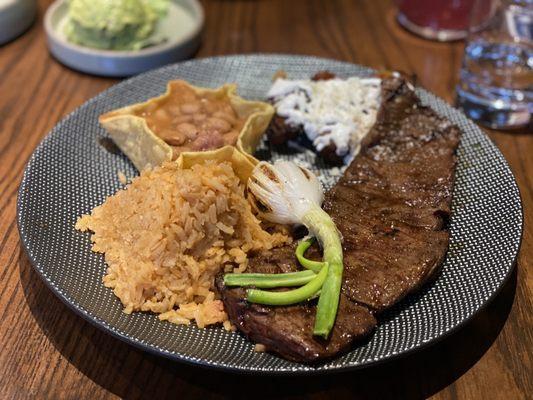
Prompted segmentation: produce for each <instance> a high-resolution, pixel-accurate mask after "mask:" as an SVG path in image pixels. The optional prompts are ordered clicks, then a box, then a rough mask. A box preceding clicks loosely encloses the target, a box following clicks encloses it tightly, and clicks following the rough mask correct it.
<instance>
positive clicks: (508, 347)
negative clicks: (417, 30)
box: [0, 0, 533, 399]
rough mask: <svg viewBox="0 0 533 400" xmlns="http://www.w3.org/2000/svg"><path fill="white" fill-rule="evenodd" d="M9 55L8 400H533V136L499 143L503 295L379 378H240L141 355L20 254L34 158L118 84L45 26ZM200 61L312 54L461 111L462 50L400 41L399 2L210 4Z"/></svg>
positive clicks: (2, 384) (0, 154)
mask: <svg viewBox="0 0 533 400" xmlns="http://www.w3.org/2000/svg"><path fill="white" fill-rule="evenodd" d="M49 4H50V1H44V0H43V1H40V2H39V8H40V10H39V17H38V20H37V22H36V23H35V24H34V25H33V26H32V27H31V29H30V30H29V31H28V32H27V33H26V34H25V35H23V36H22V37H20V38H19V39H17V40H16V41H14V42H12V43H9V44H7V45H4V46H2V47H0V192H1V195H0V276H1V279H0V282H1V286H0V346H1V348H0V398H1V399H26V398H38V399H41V398H44V399H104V398H105V399H108V398H132V399H137V398H147V399H151V398H196V397H198V398H202V399H219V398H241V397H242V398H293V399H307V398H312V399H325V398H336V399H356V398H425V397H430V396H433V397H434V398H436V399H525V398H527V397H528V393H529V396H531V395H532V393H533V387H532V380H533V379H532V375H533V368H532V359H531V357H532V355H531V351H532V349H533V338H532V336H533V334H532V316H531V311H532V290H533V281H532V271H531V267H532V261H531V260H532V259H533V183H532V181H533V136H532V135H531V134H528V133H527V132H522V133H520V132H518V133H504V132H489V136H490V137H491V138H492V139H493V140H494V141H495V142H496V144H497V145H498V147H499V148H500V149H501V151H502V152H503V154H504V155H505V157H506V159H507V160H508V162H509V164H510V166H511V169H512V170H513V172H514V174H515V176H516V179H517V181H518V185H519V186H520V190H521V193H522V199H523V203H524V211H525V230H524V236H523V243H522V248H521V251H520V255H519V257H518V261H517V266H516V269H515V271H514V273H513V274H512V277H511V279H510V280H509V281H508V282H507V284H506V285H505V287H504V288H503V289H502V291H501V292H500V293H499V294H498V296H497V297H496V298H495V299H494V300H493V301H492V302H491V303H490V304H489V305H488V306H487V307H486V308H485V309H484V310H483V311H482V312H480V313H479V314H478V315H477V316H476V317H475V318H474V319H473V320H472V321H471V322H469V323H468V324H467V325H466V326H464V327H463V328H461V329H460V330H459V331H458V332H456V333H454V334H452V335H451V336H449V337H448V338H446V339H444V340H443V341H441V342H440V343H438V344H436V345H434V346H432V347H429V348H427V349H425V350H422V351H420V352H417V353H415V354H412V355H409V356H406V357H404V358H401V359H399V360H397V361H394V362H390V363H386V364H383V365H381V366H377V367H373V368H369V369H367V370H363V371H358V372H351V373H347V374H340V375H329V376H322V377H314V378H263V377H259V376H237V375H232V374H226V373H220V372H214V371H211V370H205V369H201V368H194V367H189V366H186V365H181V364H177V363H173V362H169V361H167V360H164V359H161V358H158V357H155V356H152V355H149V354H146V353H143V352H141V351H139V350H136V349H134V348H132V347H130V346H128V345H126V344H124V343H122V342H120V341H118V340H116V339H114V338H111V337H110V336H109V335H107V334H105V333H103V332H101V331H99V330H97V329H95V328H94V327H92V326H91V325H89V324H88V323H87V322H85V321H84V320H82V319H81V318H79V317H78V316H76V315H75V314H74V313H73V312H71V311H70V310H69V309H67V307H66V306H65V305H63V304H62V303H61V302H60V301H59V300H58V299H56V297H55V296H54V295H53V294H52V293H51V292H50V291H49V290H48V289H47V288H46V287H45V286H44V284H43V283H42V282H41V280H40V279H39V277H38V276H37V274H36V273H35V272H34V271H33V269H32V267H31V265H30V263H29V261H28V258H27V257H26V255H25V254H24V251H23V250H22V249H21V247H20V241H19V237H18V233H17V226H16V222H15V214H16V207H15V205H16V198H17V189H18V186H19V183H20V179H21V176H22V172H23V169H24V166H25V164H26V162H27V161H28V158H29V156H30V155H31V153H32V151H33V149H34V148H35V146H36V145H37V144H38V143H39V142H40V140H41V139H42V138H43V137H44V136H45V135H46V133H47V132H48V131H49V130H50V129H51V128H52V127H53V126H54V125H55V124H56V123H57V122H58V121H59V120H60V119H61V118H62V117H64V116H65V115H66V114H67V113H69V112H71V111H72V110H73V109H74V108H76V107H77V106H79V105H80V104H82V103H83V102H84V101H86V100H88V99H89V98H91V97H93V96H94V95H96V94H97V93H99V92H100V91H102V90H104V89H105V88H107V87H109V86H110V85H112V84H114V83H115V82H116V81H115V80H111V79H104V78H98V77H94V76H88V75H83V74H80V73H78V72H75V71H72V70H70V69H68V68H66V67H64V66H62V65H60V64H59V63H58V62H57V61H55V60H54V59H53V58H52V57H51V56H50V55H49V53H48V50H47V48H46V43H45V35H44V32H43V25H42V17H43V14H44V11H45V9H46V7H47V6H48V5H49ZM204 6H205V9H206V26H205V32H204V39H203V45H202V47H201V49H200V51H199V52H198V54H197V55H196V56H197V57H204V56H210V55H219V54H235V53H251V52H277V53H295V54H312V55H318V56H324V57H330V58H335V59H339V60H346V61H352V62H356V63H360V64H364V65H368V66H371V67H375V68H388V69H397V70H402V71H404V72H407V73H409V74H415V75H416V76H417V78H418V82H419V84H420V85H422V86H424V87H425V88H427V89H429V90H431V91H432V92H434V93H436V94H437V95H439V96H441V97H443V98H445V99H446V100H447V101H449V102H453V99H454V86H455V84H456V80H457V72H458V67H459V64H460V62H461V55H462V51H463V44H462V43H461V42H457V43H452V44H450V43H435V42H430V41H425V40H422V39H419V38H417V37H415V36H412V35H411V34H409V33H407V32H405V31H403V30H402V29H401V28H399V27H398V26H397V24H396V22H395V20H394V9H393V7H392V4H391V2H389V1H383V0H360V1H350V0H346V1H326V0H324V1H290V2H288V1H267V0H263V1H260V0H256V1H251V0H250V1H206V2H204Z"/></svg>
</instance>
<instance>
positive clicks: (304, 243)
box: [296, 238, 324, 272]
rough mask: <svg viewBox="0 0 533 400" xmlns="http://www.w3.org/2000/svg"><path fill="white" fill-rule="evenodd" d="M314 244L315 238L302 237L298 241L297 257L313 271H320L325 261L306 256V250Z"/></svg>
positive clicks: (304, 265)
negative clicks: (310, 258)
mask: <svg viewBox="0 0 533 400" xmlns="http://www.w3.org/2000/svg"><path fill="white" fill-rule="evenodd" d="M312 244H313V238H306V239H302V240H301V241H300V243H298V247H296V258H297V259H298V261H299V262H300V264H301V265H302V266H303V267H305V268H307V269H310V270H311V271H315V272H318V271H320V269H321V268H322V265H324V263H323V262H322V261H313V260H309V259H307V258H305V256H304V255H305V252H306V251H307V249H308V248H309V247H311V245H312Z"/></svg>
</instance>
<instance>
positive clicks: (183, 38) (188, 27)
mask: <svg viewBox="0 0 533 400" xmlns="http://www.w3.org/2000/svg"><path fill="white" fill-rule="evenodd" d="M67 15H68V5H67V2H66V1H65V0H57V1H55V2H54V3H53V4H52V5H51V6H50V7H49V8H48V10H47V11H46V14H45V17H44V27H45V31H46V36H47V38H48V48H49V50H50V52H51V53H52V55H53V56H54V57H55V58H56V59H58V60H59V61H60V62H61V63H63V64H65V65H66V66H68V67H71V68H73V69H76V70H78V71H82V72H87V73H90V74H94V75H102V76H114V77H119V76H129V75H135V74H138V73H140V72H144V71H147V70H149V69H152V68H156V67H160V66H162V65H165V64H170V63H173V62H175V61H179V60H183V59H185V58H187V57H189V56H191V55H192V54H193V53H194V51H196V49H197V48H198V46H199V44H200V34H201V31H202V27H203V25H204V12H203V8H202V6H201V5H200V3H199V2H198V1H197V0H173V1H171V3H170V6H169V10H168V14H167V16H166V17H165V18H164V19H163V20H162V21H161V22H160V23H159V26H158V28H157V30H158V33H157V34H158V35H159V34H162V35H164V36H165V38H167V40H166V41H165V42H164V43H161V44H157V45H154V46H150V47H147V48H144V49H141V50H133V51H118V50H100V49H93V48H89V47H84V46H80V45H77V44H74V43H71V42H69V41H68V40H67V38H66V36H65V34H64V26H65V23H66V20H67Z"/></svg>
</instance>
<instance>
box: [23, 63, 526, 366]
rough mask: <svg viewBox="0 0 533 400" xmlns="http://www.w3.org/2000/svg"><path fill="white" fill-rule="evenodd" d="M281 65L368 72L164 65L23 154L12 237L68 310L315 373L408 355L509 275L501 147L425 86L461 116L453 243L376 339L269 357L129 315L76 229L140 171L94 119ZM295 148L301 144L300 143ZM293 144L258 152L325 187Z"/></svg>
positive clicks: (146, 339)
mask: <svg viewBox="0 0 533 400" xmlns="http://www.w3.org/2000/svg"><path fill="white" fill-rule="evenodd" d="M278 69H283V70H285V71H286V72H287V73H288V74H289V76H290V77H294V78H298V77H302V78H303V77H309V76H310V75H312V74H313V73H315V72H316V71H320V70H324V69H327V70H330V71H332V72H334V73H336V74H338V75H340V76H343V77H346V76H350V75H368V74H369V73H371V71H370V70H369V69H367V68H363V67H360V66H357V65H353V64H348V63H342V62H337V61H332V60H326V59H319V58H312V57H301V56H277V55H252V56H233V57H221V58H209V59H203V60H194V61H189V62H185V63H180V64H175V65H171V66H168V67H165V68H162V69H158V70H155V71H152V72H148V73H146V74H143V75H140V76H137V77H135V78H132V79H129V80H126V81H124V82H122V83H120V84H118V85H116V86H113V87H112V88H110V89H109V90H107V91H105V92H103V93H102V94H100V95H98V96H97V97H95V98H93V99H91V100H89V101H88V102H87V103H85V104H84V105H83V106H81V107H80V108H78V109H77V110H76V111H74V112H73V113H72V114H70V115H69V116H68V117H67V118H65V119H64V120H62V121H61V122H60V123H59V124H58V125H57V126H56V127H55V128H54V129H53V130H52V132H51V133H50V134H49V135H48V136H47V137H46V139H45V140H44V141H43V142H42V143H41V144H40V145H39V147H38V148H37V149H36V150H35V152H34V154H33V156H32V157H31V159H30V161H29V163H28V166H27V168H26V171H25V173H24V178H23V180H22V183H21V186H20V192H19V199H18V223H19V230H20V236H21V238H22V242H23V244H24V247H25V248H26V250H27V253H28V256H29V258H30V259H31V261H32V263H33V265H34V267H35V269H36V270H37V271H38V272H39V274H40V275H41V276H42V278H43V279H44V281H45V282H46V283H47V285H48V286H49V287H50V289H51V290H52V291H53V292H54V293H55V294H56V295H57V296H59V297H60V298H61V299H62V300H63V301H64V302H65V303H67V304H68V305H69V306H70V307H71V308H72V309H73V310H74V311H76V312H77V313H78V314H80V315H81V316H82V317H84V318H85V319H87V320H89V321H90V322H92V323H94V324H95V325H96V326H98V327H100V328H101V329H103V330H105V331H107V332H109V333H111V334H112V335H114V336H116V337H119V338H120V339H122V340H124V341H126V342H128V343H131V344H133V345H135V346H137V347H139V348H142V349H144V350H148V351H150V352H152V353H156V354H160V355H162V356H165V357H168V358H171V359H174V360H179V361H186V362H190V363H196V364H201V365H204V366H210V367H217V368H221V369H227V370H233V371H244V372H246V371H247V372H252V371H257V372H264V373H298V372H300V373H312V372H320V371H331V370H345V369H350V368H360V367H365V366H369V365H371V364H374V363H377V362H381V361H384V360H387V359H390V358H392V357H395V356H398V355H400V354H404V353H407V352H410V351H413V350H416V349H419V348H421V347H422V346H424V345H426V344H428V343H430V342H434V341H436V340H438V339H439V338H442V337H443V336H445V335H446V334H448V333H450V332H451V331H453V330H454V329H456V328H457V327H459V326H460V325H462V324H463V323H464V322H465V321H467V320H468V319H469V318H471V317H472V316H473V315H474V314H475V313H476V312H477V311H478V310H480V309H481V308H482V307H483V305H484V304H485V303H487V301H489V299H490V298H491V297H492V296H494V295H495V293H496V292H497V291H498V289H499V288H500V287H501V286H502V284H503V283H504V281H505V279H506V278H507V277H508V276H509V273H510V272H511V270H512V268H513V264H514V260H515V258H516V255H517V252H518V248H519V246H520V239H521V233H522V208H521V202H520V195H519V192H518V188H517V186H516V183H515V181H514V178H513V175H512V173H511V171H510V169H509V167H508V165H507V163H506V162H505V160H504V158H503V156H502V155H501V153H500V152H499V151H498V149H497V148H496V147H495V146H494V144H492V142H491V141H490V140H489V139H488V138H487V136H485V134H483V132H482V131H481V130H480V129H479V128H478V127H477V126H476V125H475V124H474V123H472V122H471V121H469V120H468V119H467V118H466V117H465V116H464V115H463V114H462V113H461V112H459V111H457V110H456V109H454V108H452V107H451V106H449V105H448V104H446V103H445V102H444V101H442V100H440V99H438V98H437V97H435V96H434V95H432V94H430V93H428V92H427V91H425V90H422V89H418V94H419V95H420V97H421V98H422V100H423V102H424V103H426V104H428V105H429V106H431V107H432V108H433V109H434V110H435V111H436V112H438V113H439V114H442V115H444V116H446V117H448V118H449V119H450V120H451V121H452V122H454V123H455V124H457V125H458V126H459V127H460V128H461V130H462V132H463V138H462V142H461V145H460V147H459V150H458V156H459V162H458V166H457V174H456V186H455V195H454V199H453V217H452V219H451V226H450V229H451V237H452V239H451V243H450V249H449V252H448V256H447V258H446V261H445V264H444V268H443V271H442V274H441V275H440V276H439V278H438V279H437V280H436V282H435V283H433V284H432V285H430V286H428V287H426V288H424V289H423V290H422V291H421V292H419V293H418V294H416V295H413V296H410V297H409V298H408V299H407V300H406V301H404V302H402V303H401V304H399V305H397V306H396V307H394V308H393V309H391V310H389V311H387V312H386V313H385V314H384V315H383V316H382V318H381V323H380V324H379V326H378V328H377V330H376V332H375V334H374V335H372V337H371V338H370V339H369V340H368V341H367V342H365V343H364V344H362V345H360V346H359V347H355V348H354V349H353V350H352V351H351V352H350V353H348V354H345V355H343V356H341V357H338V358H336V359H334V360H332V361H330V362H328V363H326V364H322V365H320V366H317V367H310V366H306V365H302V364H297V363H293V362H289V361H286V360H284V359H282V358H279V357H276V356H274V355H271V354H265V353H256V352H254V351H253V344H252V343H250V342H248V341H247V340H246V339H245V338H243V337H242V336H241V335H240V334H238V333H230V332H226V331H224V330H223V329H221V328H210V329H198V328H197V327H196V326H177V325H173V324H170V323H167V322H160V321H159V320H158V319H157V318H156V317H155V316H154V315H150V314H142V313H135V314H133V315H126V314H124V313H123V312H122V306H121V304H120V302H119V301H118V299H117V298H116V297H115V296H114V295H113V293H112V291H111V290H109V289H107V288H105V287H104V286H103V285H102V276H103V275H104V271H105V269H106V266H105V264H104V261H103V258H102V256H100V255H98V254H95V253H92V252H91V251H90V242H89V235H88V234H82V233H79V232H77V231H75V230H74V223H75V221H76V219H77V217H78V216H80V215H81V214H84V213H88V212H89V211H90V210H91V209H92V208H93V207H94V206H96V205H98V204H100V203H101V202H102V201H103V200H104V199H105V197H106V196H108V195H111V194H113V193H114V192H115V191H116V190H117V189H119V188H120V187H121V185H120V183H119V181H118V179H117V172H118V171H123V172H125V173H126V175H127V176H134V175H136V171H135V168H134V167H133V165H132V164H131V163H130V162H129V161H128V160H127V159H126V157H125V156H123V155H122V154H113V153H111V152H109V151H107V150H106V149H105V148H104V147H103V146H102V145H101V144H100V142H101V138H102V137H105V135H106V134H105V132H104V130H103V129H102V128H101V127H100V126H99V125H98V116H99V115H100V114H102V113H104V112H106V111H109V110H112V109H114V108H118V107H122V106H125V105H128V104H131V103H136V102H140V101H144V100H146V99H148V98H150V97H153V96H156V95H159V94H160V93H162V92H164V90H165V84H166V82H167V81H168V80H170V79H175V78H181V79H186V80H187V81H189V82H191V83H192V84H194V85H199V86H208V87H215V86H219V85H221V84H223V83H225V82H237V83H238V85H239V93H240V94H241V95H242V96H244V97H246V98H250V99H261V98H264V96H265V93H266V91H267V89H268V87H269V85H270V84H271V78H272V75H273V74H274V72H275V71H277V70H278ZM296 147H299V145H297V146H296ZM301 150H302V151H301V152H294V151H293V152H284V154H276V153H270V152H269V151H268V150H267V148H266V146H263V148H262V149H260V151H259V156H261V157H263V158H265V157H266V158H280V157H282V158H295V157H296V158H298V159H299V160H300V162H303V163H307V164H308V165H310V166H311V167H312V168H315V169H316V168H318V169H320V170H321V174H320V176H321V178H322V179H323V180H324V183H325V184H326V185H328V186H329V185H331V184H332V183H333V182H334V181H335V178H336V177H338V175H339V173H340V172H341V171H339V170H338V169H325V168H323V166H321V165H320V163H319V162H317V161H316V160H315V158H314V156H313V154H312V153H311V152H309V151H307V150H305V147H302V148H301Z"/></svg>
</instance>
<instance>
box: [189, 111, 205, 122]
mask: <svg viewBox="0 0 533 400" xmlns="http://www.w3.org/2000/svg"><path fill="white" fill-rule="evenodd" d="M206 118H207V115H205V114H203V113H199V114H194V115H193V116H192V120H193V121H194V122H202V121H205V119H206Z"/></svg>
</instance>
